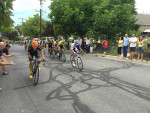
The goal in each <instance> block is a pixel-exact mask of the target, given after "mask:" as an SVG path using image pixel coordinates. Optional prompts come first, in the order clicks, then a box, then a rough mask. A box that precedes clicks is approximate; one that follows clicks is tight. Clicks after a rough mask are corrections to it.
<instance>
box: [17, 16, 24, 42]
mask: <svg viewBox="0 0 150 113" xmlns="http://www.w3.org/2000/svg"><path fill="white" fill-rule="evenodd" d="M18 19H21V20H22V22H21V23H22V38H23V39H24V35H23V34H24V29H23V20H26V19H25V18H18Z"/></svg>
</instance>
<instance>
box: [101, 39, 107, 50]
mask: <svg viewBox="0 0 150 113" xmlns="http://www.w3.org/2000/svg"><path fill="white" fill-rule="evenodd" d="M102 44H103V47H104V48H107V45H108V42H107V41H106V40H104V41H103V42H102Z"/></svg>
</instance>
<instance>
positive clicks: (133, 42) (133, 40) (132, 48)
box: [129, 34, 137, 60]
mask: <svg viewBox="0 0 150 113" xmlns="http://www.w3.org/2000/svg"><path fill="white" fill-rule="evenodd" d="M129 43H130V60H132V59H133V58H134V53H135V49H136V43H137V38H136V37H135V34H132V37H131V38H130V40H129Z"/></svg>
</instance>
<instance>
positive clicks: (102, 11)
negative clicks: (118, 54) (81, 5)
mask: <svg viewBox="0 0 150 113" xmlns="http://www.w3.org/2000/svg"><path fill="white" fill-rule="evenodd" d="M98 3H99V2H97V4H98ZM101 4H102V5H101ZM134 4H135V1H134V0H130V1H129V0H126V1H125V0H123V1H122V0H120V1H118V0H113V1H112V0H101V3H99V5H96V6H95V7H94V10H95V13H94V15H93V19H94V22H93V31H95V32H96V34H97V35H98V36H101V37H105V38H107V39H108V40H110V39H111V40H113V38H114V37H115V36H116V35H117V34H124V33H127V32H129V31H130V29H132V28H133V27H134V23H135V22H136V18H135V16H136V11H135V8H134Z"/></svg>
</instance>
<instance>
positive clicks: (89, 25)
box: [49, 0, 136, 40]
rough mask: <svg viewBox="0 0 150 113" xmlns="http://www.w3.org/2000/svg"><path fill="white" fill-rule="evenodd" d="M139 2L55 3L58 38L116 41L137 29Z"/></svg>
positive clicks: (64, 0)
mask: <svg viewBox="0 0 150 113" xmlns="http://www.w3.org/2000/svg"><path fill="white" fill-rule="evenodd" d="M134 5H135V0H52V3H51V6H50V7H49V8H50V10H51V13H50V14H49V18H50V19H51V20H52V24H53V26H54V33H55V34H56V35H70V34H73V35H80V36H83V35H88V36H90V37H92V38H95V39H97V38H98V37H101V38H108V40H113V38H114V37H115V36H117V35H119V34H124V33H127V32H129V31H130V29H133V26H135V25H134V24H135V22H136V19H135V16H136V11H135V8H134Z"/></svg>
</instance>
